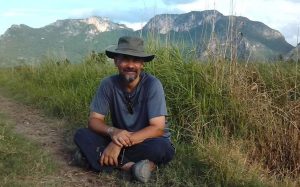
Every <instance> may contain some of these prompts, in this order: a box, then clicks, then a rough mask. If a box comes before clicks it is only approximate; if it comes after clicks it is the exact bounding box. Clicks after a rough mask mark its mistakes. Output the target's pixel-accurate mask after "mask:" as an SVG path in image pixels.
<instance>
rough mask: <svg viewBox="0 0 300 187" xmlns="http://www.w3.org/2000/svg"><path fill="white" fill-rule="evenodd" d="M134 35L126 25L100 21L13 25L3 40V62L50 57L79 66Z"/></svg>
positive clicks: (0, 40) (0, 56) (0, 51)
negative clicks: (38, 25) (63, 59)
mask: <svg viewBox="0 0 300 187" xmlns="http://www.w3.org/2000/svg"><path fill="white" fill-rule="evenodd" d="M131 33H133V30H132V29H129V28H127V27H126V26H125V25H121V24H116V23H113V22H111V21H109V20H108V19H104V18H100V17H91V18H87V19H67V20H58V21H56V22H54V23H52V24H50V25H47V26H45V27H42V28H36V29H35V28H31V27H28V26H26V25H13V26H12V27H11V28H9V29H8V30H7V31H6V32H5V33H4V35H2V36H1V38H0V61H2V62H3V61H13V62H15V63H20V62H21V63H22V62H23V61H37V60H38V59H39V58H40V57H42V56H45V55H48V56H57V57H59V58H68V59H70V60H71V62H79V61H80V60H82V58H83V57H84V56H85V55H87V54H88V53H90V52H91V51H93V50H100V49H103V48H105V47H107V46H108V45H111V44H112V43H113V42H112V41H114V42H115V41H116V40H117V39H118V38H119V37H120V36H122V35H128V34H131Z"/></svg>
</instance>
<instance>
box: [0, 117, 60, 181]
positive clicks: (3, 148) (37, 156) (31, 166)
mask: <svg viewBox="0 0 300 187" xmlns="http://www.w3.org/2000/svg"><path fill="white" fill-rule="evenodd" d="M54 171H55V164H54V163H53V162H52V160H51V158H50V157H49V155H48V154H47V153H46V152H45V150H42V149H41V148H39V147H38V146H37V145H35V144H34V143H31V142H30V141H28V140H26V139H25V138H24V137H22V136H21V135H18V134H15V133H14V132H13V125H12V124H11V123H10V122H8V120H7V119H5V118H4V116H3V115H1V114H0V181H1V184H0V186H39V185H41V184H42V180H41V179H43V178H44V180H45V177H46V176H47V175H50V174H51V173H53V172H54ZM44 184H49V182H44Z"/></svg>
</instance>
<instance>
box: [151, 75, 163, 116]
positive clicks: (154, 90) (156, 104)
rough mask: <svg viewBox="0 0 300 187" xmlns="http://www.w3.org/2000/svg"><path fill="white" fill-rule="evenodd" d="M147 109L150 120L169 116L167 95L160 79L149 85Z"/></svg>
mask: <svg viewBox="0 0 300 187" xmlns="http://www.w3.org/2000/svg"><path fill="white" fill-rule="evenodd" d="M147 109H148V117H149V119H151V118H154V117H158V116H166V115H167V107H166V99H165V93H164V89H163V86H162V84H161V82H160V81H159V80H158V79H154V80H153V81H152V82H151V84H150V85H149V88H148V101H147Z"/></svg>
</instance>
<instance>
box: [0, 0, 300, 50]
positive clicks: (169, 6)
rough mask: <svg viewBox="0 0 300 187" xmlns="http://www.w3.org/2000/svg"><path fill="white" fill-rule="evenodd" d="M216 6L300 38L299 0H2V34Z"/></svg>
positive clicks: (134, 22)
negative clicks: (15, 28) (13, 29)
mask: <svg viewBox="0 0 300 187" xmlns="http://www.w3.org/2000/svg"><path fill="white" fill-rule="evenodd" d="M213 9H215V10H217V11H219V12H221V13H222V14H223V15H235V16H244V17H247V18H249V19H250V20H253V21H260V22H263V23H265V24H266V25H268V26H269V27H271V28H272V29H275V30H278V31H280V32H281V33H282V34H283V35H284V37H285V39H286V40H287V42H289V43H290V44H292V45H294V46H295V45H296V44H297V41H298V43H299V42H300V37H298V36H299V35H300V33H299V27H300V0H38V1H37V0H23V1H22V0H0V35H2V34H3V33H4V32H5V31H6V30H7V29H8V28H9V27H11V25H13V24H25V25H28V26H30V27H33V28H39V27H43V26H46V25H48V24H50V23H53V22H55V21H56V20H61V19H71V18H74V19H79V18H87V17H90V16H101V17H107V18H109V19H110V20H111V21H113V22H116V23H123V24H125V25H126V26H127V27H130V28H133V29H135V30H137V29H140V28H141V27H142V26H143V25H144V24H145V23H146V22H147V21H149V19H151V18H152V17H153V16H155V15H157V14H163V13H172V14H182V13H187V12H190V11H203V10H213Z"/></svg>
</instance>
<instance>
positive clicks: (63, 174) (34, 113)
mask: <svg viewBox="0 0 300 187" xmlns="http://www.w3.org/2000/svg"><path fill="white" fill-rule="evenodd" d="M0 112H1V113H3V114H5V115H6V116H7V117H8V119H9V120H10V121H12V122H13V123H15V124H16V126H15V131H16V132H17V133H19V134H22V135H24V136H25V137H26V138H28V139H30V140H32V141H33V142H36V143H38V144H39V145H40V146H41V147H42V148H43V149H44V150H46V151H47V152H49V154H50V155H52V158H53V160H55V162H57V165H58V168H59V169H58V172H56V173H55V174H54V176H49V177H47V178H45V179H41V183H44V182H46V181H47V180H50V181H59V182H58V183H59V184H62V185H63V186H108V185H109V186H115V185H113V184H112V181H108V179H107V177H106V179H105V177H104V178H102V177H100V176H99V175H98V174H97V173H94V172H90V171H87V170H84V169H81V168H78V167H75V166H71V165H69V163H70V161H71V153H70V148H69V147H70V146H68V145H66V141H65V140H64V139H65V138H64V125H65V124H66V122H65V121H63V120H58V119H54V118H49V117H47V116H45V115H44V114H43V113H42V112H41V111H39V110H37V109H35V108H33V107H29V106H25V105H23V104H20V103H17V102H16V101H13V100H11V99H8V98H6V97H4V96H2V95H1V94H0ZM43 181H44V182H43ZM104 184H105V185H104Z"/></svg>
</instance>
